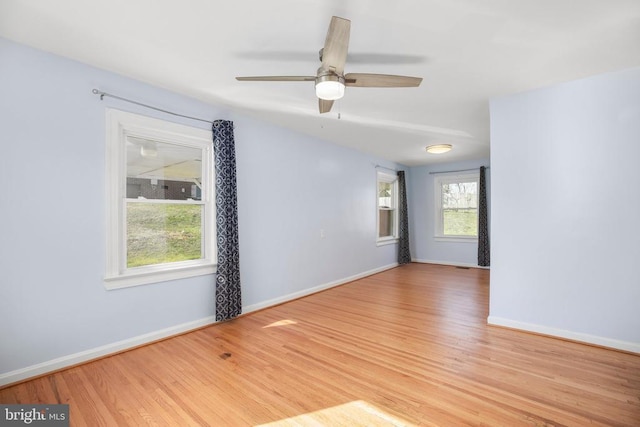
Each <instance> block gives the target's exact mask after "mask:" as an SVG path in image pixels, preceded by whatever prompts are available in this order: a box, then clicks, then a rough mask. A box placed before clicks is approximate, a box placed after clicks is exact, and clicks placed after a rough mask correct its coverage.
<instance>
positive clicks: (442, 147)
mask: <svg viewBox="0 0 640 427" xmlns="http://www.w3.org/2000/svg"><path fill="white" fill-rule="evenodd" d="M452 148H453V146H452V145H451V144H435V145H429V146H427V147H426V148H425V150H427V153H429V154H443V153H447V152H449V151H451V149H452Z"/></svg>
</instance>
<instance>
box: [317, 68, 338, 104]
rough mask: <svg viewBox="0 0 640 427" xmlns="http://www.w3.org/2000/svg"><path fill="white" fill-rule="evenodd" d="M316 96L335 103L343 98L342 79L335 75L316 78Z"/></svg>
mask: <svg viewBox="0 0 640 427" xmlns="http://www.w3.org/2000/svg"><path fill="white" fill-rule="evenodd" d="M316 96H317V97H318V98H320V99H324V100H327V101H335V100H336V99H340V98H342V97H343V96H344V78H343V77H341V76H338V75H335V74H329V75H324V76H318V78H316Z"/></svg>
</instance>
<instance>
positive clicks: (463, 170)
mask: <svg viewBox="0 0 640 427" xmlns="http://www.w3.org/2000/svg"><path fill="white" fill-rule="evenodd" d="M484 168H485V169H489V166H485V167H484ZM478 169H480V167H479V166H478V167H477V168H473V169H459V170H457V171H440V172H429V175H437V174H439V173H452V172H469V171H477V170H478Z"/></svg>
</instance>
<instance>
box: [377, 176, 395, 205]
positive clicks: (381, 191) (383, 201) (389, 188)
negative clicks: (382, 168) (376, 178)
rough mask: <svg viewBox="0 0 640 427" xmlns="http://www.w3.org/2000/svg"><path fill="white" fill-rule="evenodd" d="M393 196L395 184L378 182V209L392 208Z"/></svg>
mask: <svg viewBox="0 0 640 427" xmlns="http://www.w3.org/2000/svg"><path fill="white" fill-rule="evenodd" d="M392 195H393V183H391V182H378V207H381V208H390V207H392V206H391V201H392Z"/></svg>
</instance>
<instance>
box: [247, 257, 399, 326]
mask: <svg viewBox="0 0 640 427" xmlns="http://www.w3.org/2000/svg"><path fill="white" fill-rule="evenodd" d="M397 266H398V263H397V262H396V263H393V264H389V265H385V266H383V267H379V268H375V269H373V270H369V271H365V272H363V273H359V274H356V275H353V276H350V277H346V278H344V279H339V280H335V281H333V282H329V283H325V284H322V285H319V286H314V287H313V288H309V289H304V290H302V291H298V292H293V293H290V294H287V295H283V296H281V297H278V298H273V299H270V300H267V301H263V302H259V303H257V304H251V305H248V306H246V307H243V308H242V312H243V313H251V312H252V311H257V310H262V309H263V308H267V307H272V306H274V305H278V304H282V303H284V302H287V301H291V300H294V299H297V298H302V297H305V296H307V295H311V294H315V293H316V292H320V291H323V290H325V289H329V288H333V287H335V286H339V285H343V284H345V283H348V282H353V281H354V280H358V279H362V278H363V277H367V276H371V275H373V274H376V273H380V272H382V271H385V270H389V269H392V268H395V267H397Z"/></svg>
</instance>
